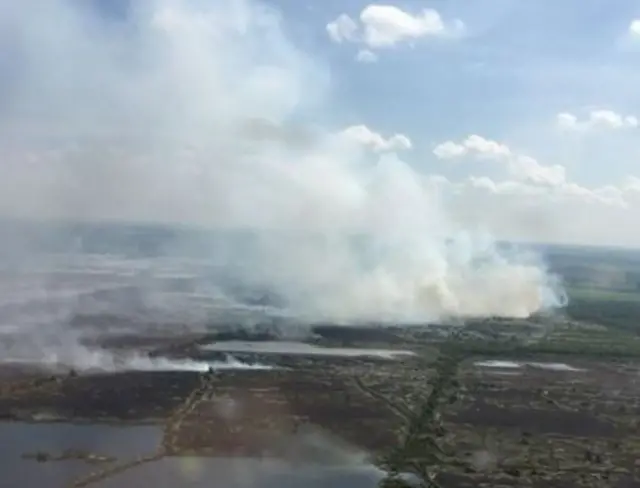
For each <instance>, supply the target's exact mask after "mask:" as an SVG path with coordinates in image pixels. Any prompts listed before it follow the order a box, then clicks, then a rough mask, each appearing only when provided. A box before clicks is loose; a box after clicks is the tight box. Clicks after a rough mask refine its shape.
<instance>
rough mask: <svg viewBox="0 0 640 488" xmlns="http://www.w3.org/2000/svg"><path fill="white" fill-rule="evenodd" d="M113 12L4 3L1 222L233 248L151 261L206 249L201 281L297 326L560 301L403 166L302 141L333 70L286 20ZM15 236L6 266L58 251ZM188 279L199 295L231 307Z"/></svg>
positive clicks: (151, 273)
mask: <svg viewBox="0 0 640 488" xmlns="http://www.w3.org/2000/svg"><path fill="white" fill-rule="evenodd" d="M105 5H111V3H110V2H103V3H100V2H93V1H87V2H81V1H74V0H51V1H48V2H36V1H35V0H32V1H22V2H3V3H2V4H1V5H0V33H1V34H0V52H2V53H3V55H2V57H1V58H0V71H1V72H2V74H1V75H0V154H1V158H2V165H3V171H2V173H3V177H2V178H1V179H0V214H2V215H3V216H4V217H6V218H10V219H13V221H15V220H16V219H18V220H19V219H22V220H25V219H26V220H31V221H36V222H48V223H49V224H50V223H51V222H91V223H93V224H94V225H95V224H96V223H103V224H104V225H107V223H109V225H113V223H114V222H117V223H141V222H142V223H144V222H147V223H156V224H164V225H169V226H170V225H180V226H182V227H184V226H193V227H198V228H203V229H209V230H211V232H213V233H217V234H216V235H221V234H224V233H225V232H236V233H237V232H241V233H244V234H242V235H243V236H244V237H243V239H244V241H242V243H240V244H239V242H240V241H237V242H236V241H233V242H230V241H229V242H227V241H225V242H227V243H226V244H221V243H220V239H218V240H216V239H214V238H206V239H205V238H202V239H200V240H196V239H195V238H193V239H192V238H190V237H188V236H187V234H185V235H183V236H182V237H177V238H173V239H170V240H169V241H168V242H167V243H166V244H165V245H163V246H162V248H161V249H156V251H155V252H156V256H155V257H156V258H157V259H159V257H162V258H167V259H168V258H176V257H177V256H184V255H186V254H188V252H189V251H190V250H193V249H194V247H198V249H199V259H200V261H199V263H200V264H196V265H193V263H191V265H193V266H194V267H195V268H198V266H200V268H204V267H206V266H213V267H215V266H218V265H219V266H224V267H225V270H226V271H225V273H227V278H228V275H232V277H233V279H234V280H236V281H240V282H242V280H245V281H246V282H250V283H251V284H252V286H258V287H262V288H263V289H268V290H269V291H270V292H271V293H273V294H274V296H278V297H279V300H281V303H282V304H284V306H285V308H286V309H287V311H288V312H290V313H291V314H293V315H295V316H298V317H304V318H306V319H308V320H333V321H337V322H341V323H354V322H359V321H370V320H376V321H394V322H398V321H418V322H424V321H430V320H437V319H441V318H444V317H449V316H456V317H466V316H488V315H495V316H513V317H526V316H528V315H530V314H532V313H534V312H537V311H539V310H542V309H546V308H553V307H555V306H558V305H560V304H561V303H562V301H563V296H562V292H561V289H560V287H559V284H558V283H557V282H556V281H555V279H554V277H552V276H550V275H549V274H548V273H547V271H546V270H545V268H544V266H542V264H541V263H540V262H539V261H538V260H537V259H536V257H535V256H530V255H526V254H524V253H522V252H516V251H513V252H509V253H505V252H502V251H499V250H498V248H497V246H496V245H495V244H494V242H493V241H492V240H491V239H490V238H488V237H486V236H478V235H475V234H474V233H473V232H468V231H466V230H465V229H463V228H460V227H459V226H458V225H457V224H456V222H455V221H454V220H452V219H451V218H450V217H449V216H448V213H447V209H446V202H445V201H443V200H442V199H441V198H440V195H439V194H438V189H437V187H436V186H434V185H433V184H432V183H427V182H426V181H425V179H424V178H423V177H422V176H421V175H420V173H418V172H417V171H416V170H414V169H413V168H411V167H410V166H409V165H407V164H406V163H404V162H403V161H402V160H401V159H399V158H398V157H397V156H396V155H395V154H393V153H387V154H383V155H376V156H375V158H373V154H369V153H367V152H366V151H365V150H364V149H363V148H361V147H358V146H357V145H353V144H350V143H349V142H348V141H345V140H344V138H341V137H339V136H337V135H336V134H337V133H338V131H339V128H337V129H336V128H331V129H327V130H320V129H317V128H314V129H313V130H312V129H311V128H304V127H302V125H301V123H300V122H299V121H300V120H304V119H313V118H314V114H323V113H327V112H329V111H330V110H331V109H330V108H328V107H329V106H330V104H331V82H330V73H329V71H328V69H327V68H326V67H325V66H323V65H322V64H321V63H319V62H316V61H314V60H313V59H311V58H310V57H309V56H307V55H305V53H303V52H301V51H300V50H298V49H297V48H295V47H294V45H293V44H292V42H290V41H289V40H288V39H287V37H286V35H285V33H284V30H283V28H282V19H281V17H280V16H279V14H278V12H276V11H274V10H272V9H271V8H269V7H267V6H265V5H263V4H260V3H258V2H254V1H249V0H229V1H225V2H206V1H198V0H193V1H188V0H184V1H180V0H175V1H170V0H144V1H140V2H116V3H113V5H114V6H115V5H119V6H120V7H123V8H122V9H121V10H118V11H116V10H115V7H114V10H113V11H105V10H104V9H105V8H106V7H105ZM6 235H7V237H9V233H8V232H7V233H6ZM10 237H11V238H10V239H9V238H8V239H7V242H6V243H5V245H4V246H3V247H4V249H3V251H4V255H5V256H6V257H7V260H9V259H10V261H8V263H9V264H11V266H13V267H19V266H23V267H24V266H27V265H28V266H31V267H33V266H34V264H33V263H38V262H39V261H37V259H41V260H42V259H45V258H36V257H37V256H40V255H41V251H42V250H43V249H44V243H46V244H47V245H50V244H51V240H52V237H51V234H50V233H49V232H48V231H46V230H41V231H39V232H36V233H35V234H34V233H33V232H31V233H22V232H18V231H15V230H14V231H12V232H11V236H10ZM222 240H224V239H222ZM71 241H73V240H71ZM214 241H215V243H214ZM73 242H74V243H75V244H74V246H75V247H74V246H72V245H69V247H68V248H67V249H65V251H67V252H70V253H71V254H72V255H73V254H74V252H75V251H77V249H78V246H80V247H82V245H81V244H78V242H77V240H76V241H73ZM247 243H248V244H247ZM207 246H208V247H207ZM176 259H177V258H176ZM45 260H46V259H45ZM157 262H159V261H157ZM155 263H156V261H153V259H150V260H148V261H144V262H143V264H142V265H141V266H140V269H136V268H135V266H133V265H131V267H130V268H129V277H128V278H127V280H128V281H126V280H125V281H126V283H125V285H126V286H132V283H133V285H135V286H138V287H140V288H145V287H147V288H149V287H151V286H152V285H151V283H156V282H157V280H156V281H154V279H155V278H157V276H156V275H157V274H158V273H159V269H160V266H159V265H157V264H155ZM130 264H131V263H130ZM185 266H186V265H185ZM174 272H175V271H174ZM185 273H186V274H187V275H189V276H190V277H191V278H190V279H192V280H196V281H198V286H197V288H198V290H197V292H198V293H200V294H201V295H202V294H205V295H207V294H208V296H210V297H211V298H212V299H213V298H215V299H218V298H219V299H220V300H222V302H220V303H226V304H230V303H233V302H234V301H235V302H237V301H238V300H237V297H235V296H234V295H233V293H230V292H228V290H227V291H224V290H221V289H219V287H218V288H216V287H215V286H213V285H211V286H209V284H210V283H209V282H208V281H206V280H204V278H203V272H202V270H200V271H198V272H193V273H192V274H189V272H185ZM96 279H97V280H104V277H99V276H98V277H97V278H96ZM205 281H206V283H208V284H207V286H204V284H203V283H205ZM210 281H211V280H210ZM213 281H215V280H213ZM120 284H122V283H120ZM47 286H48V288H47V289H48V290H49V289H51V288H56V286H57V284H56V281H55V280H53V282H52V278H51V277H50V276H49V278H48V281H47ZM123 286H124V285H123ZM158 286H161V285H158ZM192 291H193V290H192ZM46 293H47V294H50V291H47V292H46ZM194 293H195V291H194ZM216 294H217V295H216ZM127 295H128V294H127ZM218 295H219V296H218ZM48 296H49V295H48ZM116 302H117V303H116ZM73 303H74V304H77V300H76V301H74V302H73ZM110 303H111V306H113V307H114V308H115V307H116V306H121V302H120V301H112V302H110ZM163 303H164V302H163ZM190 303H191V302H190ZM74 306H75V305H74ZM186 309H189V310H192V309H193V303H191V305H190V306H189V307H183V308H180V310H186ZM67 312H69V311H68V310H67ZM111 312H118V310H115V311H114V310H111ZM12 323H13V325H15V324H16V321H15V320H14V321H13V322H12Z"/></svg>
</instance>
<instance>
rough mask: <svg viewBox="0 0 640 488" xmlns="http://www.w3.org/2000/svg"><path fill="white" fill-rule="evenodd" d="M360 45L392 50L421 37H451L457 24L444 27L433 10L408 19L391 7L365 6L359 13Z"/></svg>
mask: <svg viewBox="0 0 640 488" xmlns="http://www.w3.org/2000/svg"><path fill="white" fill-rule="evenodd" d="M360 22H361V23H362V25H363V28H364V42H365V44H367V45H368V46H370V47H372V48H380V47H389V46H394V45H396V44H398V43H400V42H406V41H412V40H416V39H419V38H422V37H430V36H431V37H438V36H440V37H442V36H446V35H450V34H452V33H454V31H456V30H457V29H460V27H461V26H462V24H461V23H455V24H452V25H446V24H445V23H444V21H443V20H442V17H441V16H440V14H439V13H438V12H437V11H436V10H433V9H423V10H422V11H421V12H420V13H418V14H416V15H412V14H410V13H408V12H405V11H403V10H401V9H399V8H398V7H395V6H393V5H368V6H367V7H365V8H364V10H362V12H361V13H360Z"/></svg>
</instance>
